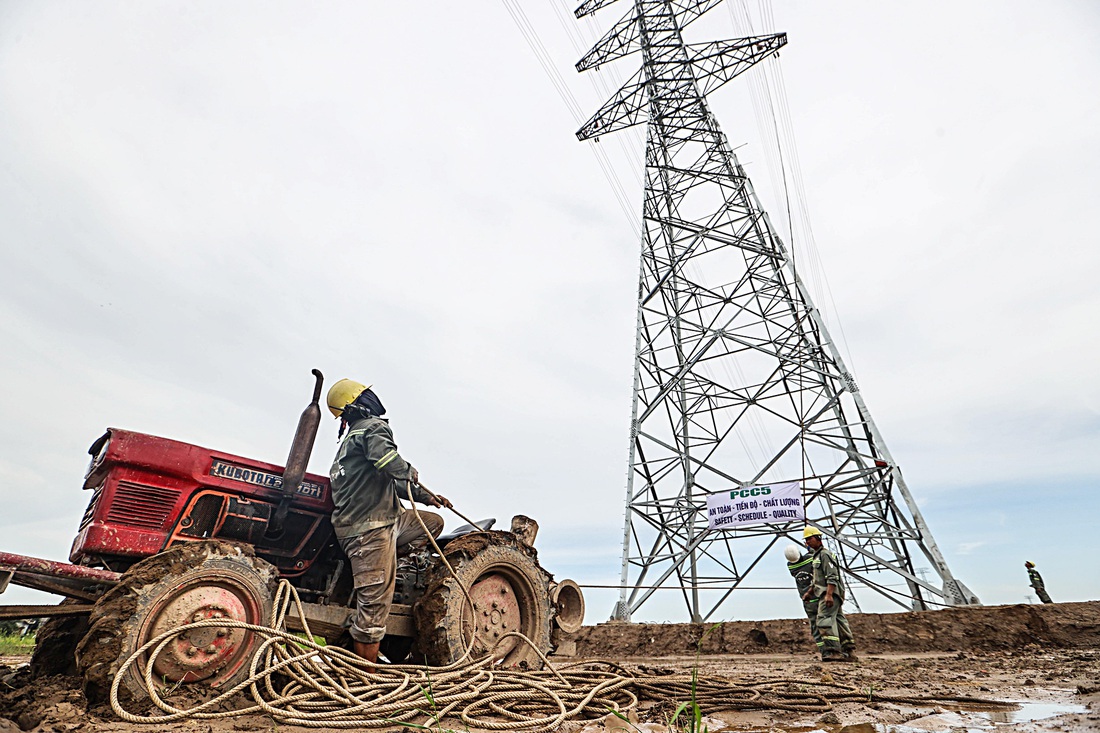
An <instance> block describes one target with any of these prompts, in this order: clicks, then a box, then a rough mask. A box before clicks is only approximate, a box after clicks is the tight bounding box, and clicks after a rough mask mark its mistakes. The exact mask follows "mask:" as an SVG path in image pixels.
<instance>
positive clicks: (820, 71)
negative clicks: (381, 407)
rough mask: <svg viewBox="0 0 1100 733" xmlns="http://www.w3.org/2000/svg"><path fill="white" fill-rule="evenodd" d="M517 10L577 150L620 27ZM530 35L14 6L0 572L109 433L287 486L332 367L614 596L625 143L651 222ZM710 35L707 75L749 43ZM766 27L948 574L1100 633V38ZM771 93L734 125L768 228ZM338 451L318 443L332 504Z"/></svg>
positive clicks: (886, 25) (3, 251)
mask: <svg viewBox="0 0 1100 733" xmlns="http://www.w3.org/2000/svg"><path fill="white" fill-rule="evenodd" d="M752 5H753V9H754V12H755V6H756V4H755V3H752ZM524 6H525V7H524V10H525V12H526V19H527V20H528V21H529V22H530V24H531V27H532V28H533V29H534V31H535V34H536V39H535V40H536V43H537V44H542V46H543V47H545V49H546V51H547V54H548V57H549V58H550V59H551V64H552V67H551V70H552V72H553V73H552V75H558V76H560V78H561V79H562V80H564V82H565V84H567V85H568V90H569V93H570V94H572V95H574V96H575V98H576V100H577V102H578V104H579V106H580V108H581V109H582V110H583V113H584V116H587V115H588V114H589V113H591V112H592V111H594V110H595V109H596V108H597V107H598V105H599V104H600V103H601V102H602V101H603V91H601V87H599V85H595V86H594V85H593V84H592V83H591V82H590V81H589V80H588V79H587V78H586V77H587V76H589V75H591V74H595V73H596V72H588V73H587V74H585V75H583V76H582V75H578V74H576V72H575V71H574V70H573V64H574V63H575V62H576V60H577V58H579V55H580V53H579V52H578V50H577V48H578V47H577V45H576V44H578V43H579V41H578V39H579V38H587V39H592V38H594V37H595V35H594V34H599V33H602V31H603V30H605V29H607V28H609V27H610V26H611V24H612V23H613V22H614V21H616V20H617V19H618V18H619V16H620V15H621V14H622V13H624V12H625V11H626V10H627V6H626V4H625V3H616V4H615V5H613V6H611V7H610V8H608V9H606V10H604V11H602V12H601V13H599V14H598V15H597V16H596V17H595V19H593V20H586V21H584V22H583V23H577V22H576V21H574V20H572V16H571V9H572V6H571V5H564V4H562V3H561V2H560V0H541V1H540V2H537V3H536V2H526V3H524ZM620 6H621V7H620ZM509 8H512V9H513V10H514V9H515V8H516V4H515V3H509V4H508V5H505V4H504V3H503V2H482V3H475V4H473V5H470V4H468V3H465V4H464V3H434V4H432V5H431V7H430V8H428V7H426V6H424V5H423V4H410V3H380V2H358V3H351V2H349V3H334V2H319V3H309V4H302V3H292V2H262V3H261V2H254V3H252V2H239V3H228V4H227V3H219V2H187V3H168V2H157V3H139V2H132V3H123V2H109V1H103V2H97V3H63V2H43V1H36V2H18V1H15V0H8V1H7V2H4V3H2V4H0V344H2V346H0V349H2V351H0V354H2V357H0V415H2V419H0V497H2V499H3V502H2V508H0V549H3V550H7V551H13V552H19V553H24V554H30V555H37V556H44V557H49V558H55V559H63V558H64V557H66V556H67V554H68V549H69V545H70V543H71V540H72V537H73V535H74V534H75V530H76V526H77V523H78V521H79V518H80V515H81V514H82V512H83V510H84V507H85V504H86V502H87V500H88V495H87V494H85V493H83V492H82V491H81V490H80V484H81V477H82V475H83V471H84V468H85V465H86V463H87V459H88V456H87V455H86V453H85V452H86V450H87V447H88V445H89V444H90V443H91V442H92V441H93V440H94V439H95V438H96V437H97V436H99V435H100V434H101V433H102V431H103V429H104V428H106V427H108V426H115V427H121V428H128V429H132V430H138V431H142V432H148V433H154V434H158V435H164V436H168V437H173V438H177V439H180V440H185V441H188V442H193V443H197V444H200V445H205V446H209V447H216V448H218V449H221V450H226V451H229V452H232V453H237V454H241V455H245V456H249V457H254V458H259V459H264V460H269V461H272V462H282V461H283V460H284V459H285V456H286V453H287V449H288V448H289V443H290V439H291V436H292V433H293V430H294V427H295V424H296V422H297V418H298V414H299V412H300V411H301V409H302V407H304V405H305V404H306V402H307V401H308V399H309V394H310V390H311V384H312V378H311V377H310V375H309V370H310V369H311V368H313V367H317V368H320V369H321V370H322V371H323V372H324V373H325V374H326V376H327V377H328V380H329V382H330V383H331V382H332V381H334V380H336V379H338V378H340V377H345V376H346V377H351V378H354V379H357V380H361V381H364V382H368V383H373V384H374V385H375V389H376V391H377V393H378V394H379V395H380V396H381V398H382V400H383V401H384V402H385V404H386V406H387V407H388V408H389V411H390V417H391V418H392V425H393V428H394V431H395V433H396V436H397V439H398V442H399V445H400V448H401V450H402V453H403V454H405V455H406V456H407V457H408V458H409V459H410V460H411V461H412V462H413V463H414V464H416V465H417V466H418V468H419V469H420V473H421V476H422V478H423V479H424V481H425V483H427V484H428V485H429V486H431V487H432V488H434V489H436V490H438V491H440V492H442V493H444V494H446V495H447V496H448V497H450V498H451V499H453V500H454V502H455V504H456V505H457V506H458V507H459V508H460V509H461V510H462V511H463V513H465V514H470V515H478V516H496V517H498V518H499V519H500V521H502V522H504V523H506V522H507V519H508V518H509V517H510V516H511V515H513V514H516V513H525V514H529V515H531V516H533V517H535V518H537V519H538V520H539V521H540V523H541V525H542V530H541V533H540V535H539V539H538V545H539V547H540V548H541V552H542V555H541V557H542V561H543V564H544V565H545V566H546V567H547V568H548V569H550V570H551V572H553V573H555V574H556V575H558V576H559V577H563V576H564V577H573V578H574V579H576V580H578V581H579V582H582V583H591V584H600V583H614V582H617V579H618V575H619V563H620V553H621V548H620V541H621V536H622V526H621V522H622V514H623V507H622V502H623V492H624V486H625V475H626V460H627V437H628V427H629V417H630V398H631V395H630V390H631V374H632V368H633V347H634V321H635V302H634V299H635V291H636V278H637V258H638V239H637V236H636V234H635V230H636V227H637V221H636V219H637V217H638V214H639V212H640V208H641V184H640V182H639V181H638V179H637V171H638V167H639V163H640V160H641V158H640V156H641V149H640V147H638V145H637V142H636V140H637V138H636V137H632V136H626V137H624V138H623V144H620V143H619V142H617V141H614V140H612V139H611V138H610V136H609V137H607V138H605V139H603V140H601V142H600V143H598V144H599V145H602V146H604V147H603V149H604V150H606V151H607V153H608V155H609V156H610V159H611V160H612V163H613V165H614V171H615V174H614V176H613V180H616V181H618V182H619V184H620V185H621V186H622V187H623V188H624V189H625V191H626V192H627V195H628V196H629V197H630V199H629V206H630V216H628V215H627V214H626V213H624V211H623V209H622V208H621V207H620V205H619V204H618V202H617V201H616V197H615V195H614V192H613V190H612V187H611V185H610V184H609V181H608V179H607V178H606V177H605V176H604V175H603V174H602V173H601V168H600V165H599V163H598V161H597V159H596V157H595V156H594V155H593V152H592V150H591V147H592V146H593V145H594V143H579V142H577V140H576V138H575V137H574V131H575V130H576V129H577V127H578V126H579V120H578V119H577V117H576V115H575V114H574V113H572V112H571V111H570V109H569V107H568V106H567V104H566V102H565V101H563V98H562V95H561V94H560V93H559V91H557V90H556V89H555V86H554V85H553V84H552V82H551V79H550V77H549V76H548V74H547V71H546V69H544V68H543V67H542V66H541V65H540V63H539V61H538V58H537V56H536V54H535V53H534V52H533V51H532V48H531V46H530V44H529V43H528V40H527V39H525V37H524V36H523V34H521V32H520V29H519V28H518V27H517V24H516V23H515V22H514V19H513V17H512V15H510V13H509V12H508V9H509ZM711 16H713V17H711V18H708V20H707V24H702V23H701V24H699V26H700V27H699V28H695V27H694V26H693V27H692V31H695V32H694V33H693V34H689V40H690V41H696V40H698V41H703V40H712V39H715V38H718V37H729V36H732V35H733V30H732V20H731V16H730V14H729V13H728V12H727V11H726V9H725V8H719V9H717V10H715V11H712V13H711ZM774 26H775V27H774V29H775V30H779V31H785V32H787V33H789V45H788V46H787V47H786V48H785V49H784V51H783V53H782V57H781V59H780V61H779V65H780V67H781V69H782V74H783V77H784V79H785V80H786V89H787V101H788V103H789V107H790V113H791V117H792V120H793V127H794V130H795V133H796V136H797V140H798V154H799V160H800V163H801V169H802V171H803V175H804V182H805V188H806V200H805V203H806V207H807V209H808V210H809V212H810V220H811V222H812V227H813V232H814V235H815V238H816V250H813V254H815V255H816V256H818V257H819V258H820V263H821V269H820V273H823V274H824V276H825V277H826V278H827V279H821V277H820V274H818V273H813V277H814V278H815V280H814V286H815V288H817V289H818V290H819V292H826V291H825V290H824V288H825V287H826V286H827V287H828V292H831V298H825V299H824V300H823V301H822V302H821V305H822V307H823V308H824V309H825V310H826V311H827V312H828V315H829V318H830V323H832V324H835V326H836V330H837V337H838V338H840V337H841V333H840V327H841V326H842V327H843V339H844V343H845V347H846V350H847V353H850V356H851V359H852V364H853V366H854V372H855V374H856V377H857V379H858V380H859V383H860V386H861V389H862V391H863V393H864V396H865V397H866V399H867V401H868V404H869V406H870V409H871V411H872V413H873V415H874V417H875V419H876V420H877V422H878V423H879V426H880V428H881V429H882V431H883V433H884V435H885V437H886V440H887V442H888V444H889V446H890V449H891V451H892V453H893V455H894V457H895V458H896V459H897V460H898V462H899V463H900V464H901V466H902V468H903V470H904V472H905V475H906V478H907V480H908V483H909V486H910V488H911V490H912V491H913V493H914V495H915V496H916V498H917V500H918V502H919V503H920V504H921V506H922V508H923V511H924V512H925V517H926V519H927V520H928V522H929V524H930V525H931V528H932V532H933V534H934V535H935V537H936V539H937V540H938V542H939V544H940V546H941V548H942V549H943V551H944V553H945V555H946V557H947V561H948V563H949V565H950V566H951V568H952V570H953V571H954V573H955V574H956V575H957V576H959V577H960V578H962V579H963V580H964V581H965V582H966V583H967V584H968V585H969V586H970V587H971V588H972V589H973V590H974V591H976V592H977V593H978V595H979V596H981V598H982V599H983V601H985V602H987V603H1016V602H1024V601H1025V599H1026V596H1027V594H1028V593H1029V592H1030V591H1029V589H1028V588H1027V577H1026V573H1025V571H1024V569H1023V561H1024V560H1025V559H1030V560H1033V561H1035V562H1036V563H1037V564H1038V566H1039V569H1040V570H1041V571H1042V572H1043V574H1044V577H1045V578H1046V580H1047V586H1048V590H1049V592H1050V594H1051V596H1052V597H1053V598H1054V599H1055V600H1056V601H1072V600H1086V599H1096V598H1100V575H1098V574H1097V573H1095V572H1092V570H1089V571H1087V572H1086V571H1082V570H1081V568H1082V567H1088V568H1092V565H1091V564H1086V563H1085V561H1084V560H1085V558H1086V557H1087V556H1088V555H1090V554H1091V553H1092V546H1091V537H1090V535H1091V533H1092V532H1091V531H1092V529H1093V527H1094V525H1095V520H1096V517H1097V515H1098V513H1100V499H1098V496H1100V491H1098V485H1100V450H1098V448H1100V445H1098V438H1100V386H1098V382H1097V379H1096V378H1095V377H1094V372H1095V371H1096V368H1097V365H1098V357H1100V339H1098V337H1097V332H1098V327H1097V324H1098V323H1100V289H1098V287H1097V276H1098V274H1100V267H1098V265H1100V248H1098V247H1097V244H1098V239H1100V236H1098V232H1100V207H1097V206H1096V201H1097V200H1098V199H1100V135H1098V133H1097V130H1098V129H1100V6H1097V5H1096V3H1094V2H1091V0H1080V1H1078V2H1073V1H1071V0H1063V1H1059V2H1044V3H1034V2H1022V1H1016V0H998V1H997V2H961V3H960V2H940V3H930V4H924V5H922V6H920V7H919V8H917V7H916V6H913V5H911V4H909V5H907V4H902V3H883V2H871V1H870V0H867V1H864V2H828V3H826V2H809V1H808V0H795V1H793V2H783V3H777V4H776V6H775V9H774ZM760 28H761V29H763V26H760ZM768 30H771V29H770V28H768ZM584 50H586V49H584V48H581V49H580V51H581V52H583V51H584ZM636 63H637V62H636V61H635V60H624V61H621V62H618V63H617V64H616V65H615V67H616V68H608V69H604V70H601V71H600V72H598V73H599V74H602V75H606V76H605V80H604V82H603V83H605V84H610V85H611V88H613V87H614V82H613V81H612V80H611V79H612V77H613V76H616V75H617V76H618V77H620V78H625V77H627V76H629V75H630V73H632V72H633V70H634V68H635V64H636ZM739 85H740V86H739ZM746 88H747V84H741V83H740V82H737V81H735V82H734V83H732V84H730V85H728V86H727V87H725V88H723V89H722V90H721V91H719V92H717V93H716V94H715V95H714V96H713V98H712V100H711V102H712V107H713V109H714V111H715V113H716V115H717V116H718V119H719V121H720V123H721V125H722V127H723V129H724V130H725V132H726V134H727V136H728V137H729V139H730V141H731V143H732V144H733V145H734V146H739V145H740V146H741V147H740V148H739V149H738V154H739V156H740V157H741V160H742V162H743V163H744V164H745V166H746V168H747V170H748V172H749V174H750V176H752V177H753V179H754V181H755V182H756V183H757V187H758V188H759V189H761V192H762V196H763V198H764V201H765V205H767V206H769V207H771V208H773V209H774V208H775V207H777V206H778V204H777V201H778V199H777V193H776V191H775V190H774V189H773V188H772V187H771V186H770V183H769V180H770V179H769V174H768V171H767V169H766V167H765V158H766V142H765V141H764V138H763V137H762V136H761V134H760V132H759V131H758V127H757V117H758V115H756V114H754V111H753V108H752V106H751V103H750V100H749V98H748V96H747V94H746V92H745V89H746ZM580 121H583V120H580ZM795 244H796V246H798V245H799V242H798V241H797V240H796V242H795ZM806 246H807V247H808V246H809V245H808V244H807V245H806ZM807 251H809V250H807ZM335 448H336V425H335V423H334V421H325V423H324V424H323V426H322V429H321V433H320V436H319V438H318V441H317V447H316V449H315V451H314V455H313V459H312V461H311V464H310V467H311V470H313V471H316V472H319V473H326V472H327V467H328V464H329V462H330V461H331V457H332V454H333V453H334V451H335ZM448 526H454V522H453V521H452V520H451V519H450V518H448ZM775 554H776V557H775V564H774V566H773V568H771V569H769V570H768V571H766V572H764V573H763V574H762V578H761V580H765V579H767V578H769V577H770V579H771V580H774V581H776V584H785V583H788V582H789V578H784V577H783V576H784V574H785V571H784V570H783V569H782V558H781V555H780V553H779V552H778V551H777V552H776V553H775ZM768 573H771V574H772V575H771V576H769V575H768ZM761 584H766V583H761ZM793 595H794V594H793V591H784V592H778V591H776V592H760V593H757V594H745V595H744V597H742V598H738V599H737V600H736V602H735V603H734V604H733V605H731V606H729V607H728V616H727V617H728V618H753V617H766V616H797V615H799V613H800V607H799V606H798V602H797V599H795V598H794V597H793ZM614 596H615V594H614V593H613V592H611V591H604V592H600V591H596V590H590V591H588V592H587V597H588V602H589V615H588V621H589V622H595V621H599V620H602V619H604V618H606V617H607V615H608V613H609V612H610V609H611V604H612V601H613V600H614ZM30 597H31V595H30V594H29V593H28V592H26V591H22V590H14V591H10V592H9V593H8V594H6V595H5V598H4V600H5V601H6V602H32V601H30V600H28V599H29V598H30ZM639 617H640V618H651V619H671V620H681V619H682V617H683V611H682V609H681V607H680V606H677V605H675V603H674V602H673V601H672V599H669V600H668V601H664V602H655V603H653V604H652V607H649V606H647V607H646V609H644V610H643V613H642V614H640V616H639Z"/></svg>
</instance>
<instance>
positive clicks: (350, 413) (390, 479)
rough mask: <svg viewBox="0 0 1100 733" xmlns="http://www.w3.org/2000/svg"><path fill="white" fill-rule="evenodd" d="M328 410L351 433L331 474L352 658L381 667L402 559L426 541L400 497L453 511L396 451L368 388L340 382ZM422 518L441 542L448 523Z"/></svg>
mask: <svg viewBox="0 0 1100 733" xmlns="http://www.w3.org/2000/svg"><path fill="white" fill-rule="evenodd" d="M328 409H329V410H330V411H331V412H332V414H333V415H335V416H336V417H338V418H340V435H343V434H344V431H345V430H346V431H347V436H345V437H344V441H343V443H341V444H340V449H339V450H338V451H337V453H336V459H335V460H334V461H333V463H332V468H331V470H330V471H329V478H330V479H331V481H332V503H333V504H334V505H335V508H334V509H333V512H332V526H333V528H334V529H335V530H336V538H337V539H338V540H339V542H340V546H341V547H342V548H343V549H344V554H346V555H347V556H348V560H349V561H350V563H351V577H352V584H353V586H354V588H355V591H354V594H353V597H354V599H355V608H356V612H355V617H354V620H353V621H352V624H351V628H350V629H349V632H350V633H351V638H352V642H353V647H354V650H355V653H356V654H358V655H359V656H360V657H363V658H364V659H366V660H368V661H370V662H374V663H376V662H377V661H378V645H379V643H380V642H381V641H382V637H383V636H385V635H386V619H387V618H388V617H389V614H390V606H391V604H392V603H393V592H394V585H395V583H396V579H397V555H398V554H405V552H406V551H407V550H408V549H409V548H410V546H412V545H413V544H414V543H420V544H422V543H424V542H426V541H427V537H426V535H425V534H424V529H423V528H422V527H421V526H420V523H419V522H417V521H416V516H415V515H414V514H413V513H412V512H411V511H406V510H405V509H404V507H403V506H402V505H401V502H400V500H399V497H405V496H406V492H407V489H406V487H407V486H408V487H409V488H411V492H412V498H413V500H414V501H416V502H418V503H420V504H427V505H428V506H436V507H438V506H442V507H447V508H450V507H451V502H449V501H447V500H446V499H445V498H443V497H442V496H439V497H434V496H432V495H431V494H430V493H428V492H427V491H425V490H424V489H423V488H421V487H420V484H419V483H418V481H419V479H420V476H419V474H418V473H417V470H416V469H415V468H413V467H412V466H411V465H410V464H409V463H408V462H407V461H405V459H404V458H402V457H401V456H400V455H399V454H398V452H397V444H396V443H395V442H394V440H393V432H392V431H391V430H390V425H389V421H388V420H386V419H385V418H383V417H382V416H383V415H385V414H386V408H385V407H383V406H382V402H381V400H379V399H378V396H377V395H376V394H375V393H374V392H372V391H371V388H370V386H368V385H364V384H360V383H359V382H353V381H352V380H350V379H341V380H340V381H339V382H336V383H335V384H333V385H332V387H331V388H330V389H329V391H328ZM420 518H421V519H423V520H424V525H425V526H426V527H427V528H428V531H429V532H431V534H432V537H438V536H439V533H440V531H442V529H443V518H442V517H440V516H439V515H438V514H433V513H432V512H420Z"/></svg>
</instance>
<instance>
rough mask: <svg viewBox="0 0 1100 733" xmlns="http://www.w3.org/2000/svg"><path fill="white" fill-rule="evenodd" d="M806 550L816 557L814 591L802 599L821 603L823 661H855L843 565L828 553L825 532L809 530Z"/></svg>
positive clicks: (818, 624)
mask: <svg viewBox="0 0 1100 733" xmlns="http://www.w3.org/2000/svg"><path fill="white" fill-rule="evenodd" d="M802 537H803V539H805V540H806V547H808V548H809V549H810V552H812V553H813V560H812V561H811V563H810V564H811V565H812V567H813V569H814V573H813V587H811V588H810V590H809V592H808V593H807V594H805V595H803V596H802V599H803V600H809V599H810V598H811V597H812V598H815V599H816V600H817V630H818V633H820V634H821V641H822V643H823V646H822V650H821V659H822V661H825V662H843V661H849V660H854V659H855V658H856V656H855V647H856V645H855V640H854V639H853V638H852V629H851V627H850V626H849V625H848V619H847V618H845V617H844V611H842V610H841V606H843V605H844V581H843V580H842V579H841V577H840V564H839V563H838V562H837V560H836V556H835V555H833V553H832V552H830V551H829V550H827V549H825V544H824V542H822V540H821V537H822V535H821V530H819V529H818V528H817V527H806V529H805V531H803V533H802Z"/></svg>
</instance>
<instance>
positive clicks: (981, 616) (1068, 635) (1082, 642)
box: [576, 601, 1100, 658]
mask: <svg viewBox="0 0 1100 733" xmlns="http://www.w3.org/2000/svg"><path fill="white" fill-rule="evenodd" d="M848 620H849V622H850V623H851V625H852V634H853V636H855V639H856V644H857V645H858V647H859V649H860V651H863V652H873V653H882V652H953V651H975V650H983V651H991V650H999V649H1018V648H1020V647H1022V646H1024V645H1026V644H1038V645H1040V646H1043V647H1048V648H1086V647H1100V601H1086V602H1083V603H1055V604H1044V605H1041V606H1040V605H1023V604H1021V605H1015V606H976V607H972V608H949V609H944V610H942V611H915V612H910V613H854V614H852V615H850V616H848ZM711 626H713V624H627V623H621V622H614V621H610V622H607V623H603V624H599V625H597V626H586V627H584V628H583V629H581V630H580V631H579V632H577V635H576V642H577V656H581V657H609V658H617V657H648V656H658V655H691V654H695V652H696V650H697V649H699V650H700V651H701V652H702V653H703V654H761V653H769V652H775V653H797V652H799V651H805V650H806V648H807V645H809V644H811V643H812V642H811V641H810V630H809V622H808V621H807V620H806V619H804V618H802V619H778V620H774V621H729V622H725V623H722V624H720V625H718V626H717V627H716V628H714V629H713V630H710V631H709V632H708V630H709V629H711ZM704 634H705V635H706V637H705V638H703V637H704ZM700 639H702V646H701V647H700V646H699V641H700Z"/></svg>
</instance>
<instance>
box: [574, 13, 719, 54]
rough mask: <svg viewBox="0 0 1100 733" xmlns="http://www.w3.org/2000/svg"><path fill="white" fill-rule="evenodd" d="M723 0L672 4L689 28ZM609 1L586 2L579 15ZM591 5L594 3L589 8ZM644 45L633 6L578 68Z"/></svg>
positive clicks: (592, 49)
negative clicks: (590, 7)
mask: <svg viewBox="0 0 1100 733" xmlns="http://www.w3.org/2000/svg"><path fill="white" fill-rule="evenodd" d="M612 1H613V0H612ZM720 2H722V0H686V1H685V0H681V2H675V3H673V4H672V5H673V7H674V8H675V12H676V15H677V18H678V19H679V21H680V27H682V28H686V27H687V26H689V25H691V23H692V22H693V21H695V20H698V19H699V18H700V17H702V15H703V14H704V13H705V12H707V11H708V10H710V9H711V8H713V7H715V6H716V5H718V4H719V3H720ZM609 4H610V2H598V0H597V1H596V2H589V3H585V4H584V5H581V7H579V8H577V17H578V18H580V17H582V16H581V11H582V10H584V11H585V13H584V14H585V15H588V14H589V13H592V12H595V11H596V10H598V9H599V8H602V7H604V6H606V5H609ZM589 6H594V7H592V9H590V10H589V9H588V7H589ZM641 47H642V45H641V28H640V26H639V23H638V12H637V10H636V9H635V8H631V9H630V11H629V12H628V13H627V14H626V15H624V16H623V17H622V18H621V19H620V20H619V22H618V23H616V24H615V25H613V26H612V27H611V30H609V31H608V32H607V33H605V34H604V35H603V38H601V39H600V40H598V41H596V43H595V45H594V46H592V48H591V49H590V50H589V51H588V53H586V54H585V55H584V56H583V57H582V58H581V60H580V61H578V62H577V71H588V70H589V69H593V68H595V67H597V66H600V65H601V64H605V63H607V62H609V61H614V60H615V59H621V58H623V57H624V56H629V55H630V54H632V53H634V52H636V51H638V50H640V49H641Z"/></svg>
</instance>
